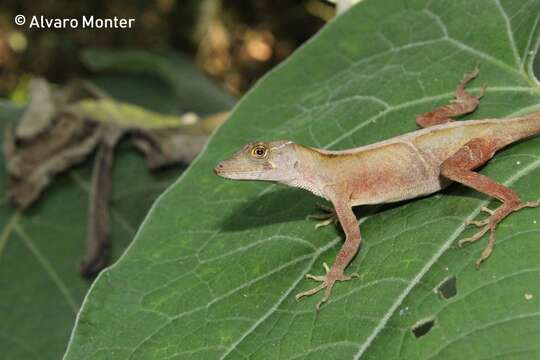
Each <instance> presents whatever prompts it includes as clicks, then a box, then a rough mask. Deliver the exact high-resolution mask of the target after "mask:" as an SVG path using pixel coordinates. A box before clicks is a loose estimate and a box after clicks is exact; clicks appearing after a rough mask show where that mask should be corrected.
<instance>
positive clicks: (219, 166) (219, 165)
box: [214, 162, 224, 175]
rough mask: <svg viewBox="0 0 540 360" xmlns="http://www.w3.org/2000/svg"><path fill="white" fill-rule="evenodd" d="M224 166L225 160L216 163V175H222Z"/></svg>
mask: <svg viewBox="0 0 540 360" xmlns="http://www.w3.org/2000/svg"><path fill="white" fill-rule="evenodd" d="M223 168H224V166H223V162H220V163H218V164H217V165H216V167H215V168H214V173H215V174H216V175H221V171H222V170H223Z"/></svg>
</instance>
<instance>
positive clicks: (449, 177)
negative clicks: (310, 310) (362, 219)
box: [215, 67, 540, 311]
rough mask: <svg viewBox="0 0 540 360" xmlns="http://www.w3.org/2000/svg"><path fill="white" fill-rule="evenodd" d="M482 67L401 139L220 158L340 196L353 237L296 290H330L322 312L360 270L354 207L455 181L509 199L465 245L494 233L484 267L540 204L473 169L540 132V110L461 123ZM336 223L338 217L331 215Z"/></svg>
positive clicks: (227, 170) (241, 170) (221, 168)
mask: <svg viewBox="0 0 540 360" xmlns="http://www.w3.org/2000/svg"><path fill="white" fill-rule="evenodd" d="M478 71H479V69H478V67H476V69H475V70H474V71H473V72H472V73H470V74H467V75H465V77H464V78H463V80H462V81H461V82H460V84H459V85H458V87H457V89H456V93H455V98H456V99H455V101H454V102H453V103H451V104H449V105H446V106H442V107H440V108H437V109H435V110H433V111H431V112H428V113H425V114H422V115H420V116H418V117H417V123H418V125H420V126H421V127H423V129H420V130H417V131H414V132H411V133H407V134H404V135H401V136H397V137H395V138H392V139H389V140H385V141H382V142H378V143H375V144H371V145H367V146H362V147H358V148H354V149H350V150H344V151H328V150H322V149H316V148H311V147H306V146H302V145H298V144H295V143H293V142H291V141H272V142H254V143H250V144H247V145H246V146H245V147H244V148H243V149H242V150H240V151H239V152H237V153H236V154H235V155H233V156H232V157H231V158H230V159H229V160H225V161H222V162H220V163H219V164H218V165H217V166H216V168H215V172H216V174H218V175H220V176H222V177H225V178H229V179H235V180H265V181H275V182H279V183H282V184H285V185H288V186H293V187H298V188H302V189H306V190H309V191H311V192H312V193H314V194H315V195H318V196H321V197H323V198H325V199H327V200H328V201H330V202H331V203H332V205H333V206H334V210H335V213H336V216H337V218H338V220H339V222H340V224H341V226H342V228H343V230H344V232H345V235H346V238H345V243H344V244H343V246H342V248H341V249H340V251H339V253H338V254H337V256H336V260H335V262H334V264H333V265H332V267H331V268H328V267H327V266H326V264H325V269H326V275H322V276H315V275H310V274H308V275H306V277H307V278H308V279H311V280H315V281H319V282H321V284H320V285H319V286H317V287H315V288H313V289H311V290H308V291H305V292H302V293H300V294H298V295H297V296H296V298H297V299H300V298H301V297H304V296H309V295H313V294H315V293H317V292H319V291H320V290H323V289H324V290H325V294H324V296H323V298H322V300H321V301H319V302H318V303H317V305H316V308H317V311H318V310H319V307H320V305H321V304H322V303H324V302H325V301H327V300H328V299H329V298H330V294H331V292H332V288H333V286H334V284H335V283H336V282H337V281H346V280H350V279H351V278H353V277H355V276H357V274H351V275H345V273H344V270H345V268H346V267H347V265H348V264H349V263H350V262H351V260H352V259H353V257H354V256H355V255H356V253H357V252H358V248H359V246H360V243H361V235H360V229H359V226H358V222H357V219H356V217H355V215H354V213H353V211H352V207H353V206H357V205H363V204H380V203H388V202H395V201H401V200H406V199H411V198H415V197H418V196H423V195H427V194H431V193H434V192H437V191H439V190H441V189H442V188H444V187H445V186H447V185H448V184H450V183H451V182H452V181H455V182H459V183H461V184H464V185H466V186H469V187H471V188H473V189H475V190H477V191H479V192H482V193H484V194H487V195H489V196H492V197H495V198H497V199H498V200H500V201H501V202H502V205H501V206H500V207H499V208H498V209H497V210H496V211H491V210H489V209H488V210H489V212H490V217H489V218H488V219H486V220H484V221H481V222H473V224H474V225H477V226H479V227H481V229H480V231H479V232H478V233H477V234H476V235H474V236H473V237H471V238H467V239H463V240H461V241H460V243H459V244H460V245H461V244H463V243H466V242H472V241H476V240H478V239H480V238H481V237H482V236H483V235H484V234H485V233H487V232H490V236H489V241H488V245H487V247H486V249H485V250H484V252H483V253H482V256H481V257H480V258H479V259H478V261H477V263H476V264H477V267H478V266H479V265H480V263H481V262H482V261H484V260H485V259H487V258H488V257H489V255H490V254H491V252H492V250H493V243H494V240H495V227H496V226H497V224H498V223H499V222H500V221H502V220H503V219H504V218H505V217H506V216H508V215H509V214H510V213H512V212H514V211H517V210H519V209H522V208H524V207H535V206H539V205H540V200H537V201H532V202H527V203H523V202H521V200H520V199H519V197H518V196H517V194H516V193H515V192H514V191H513V190H511V189H509V188H507V187H505V186H503V185H501V184H498V183H496V182H495V181H493V180H491V179H489V178H487V177H486V176H484V175H481V174H479V173H477V172H474V171H473V170H474V169H476V168H478V167H479V166H481V165H483V164H485V163H486V162H487V161H489V160H490V159H491V158H492V157H493V155H494V154H495V152H496V151H498V150H500V149H501V148H503V147H505V146H507V145H509V144H511V143H513V142H516V141H518V140H521V139H523V138H526V137H529V136H533V135H536V134H538V133H540V112H536V113H531V114H528V115H525V116H522V117H517V118H511V119H504V120H501V119H483V120H476V121H466V122H454V121H453V120H452V119H451V117H452V116H457V115H462V114H466V113H469V112H472V111H474V109H476V107H477V106H478V104H479V102H480V97H481V96H482V95H483V89H482V91H481V93H480V95H479V96H473V95H471V94H469V93H468V92H467V91H466V90H465V85H466V84H467V82H469V81H470V80H472V79H474V78H475V77H476V76H477V75H478ZM326 223H328V224H329V223H331V221H326Z"/></svg>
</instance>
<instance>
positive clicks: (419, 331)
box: [412, 319, 435, 338]
mask: <svg viewBox="0 0 540 360" xmlns="http://www.w3.org/2000/svg"><path fill="white" fill-rule="evenodd" d="M433 325H435V319H428V320H423V321H421V322H419V323H417V324H416V325H414V326H413V328H412V332H413V334H414V336H416V337H417V338H419V337H422V336H424V335H426V334H427V333H428V332H429V330H431V328H432V327H433Z"/></svg>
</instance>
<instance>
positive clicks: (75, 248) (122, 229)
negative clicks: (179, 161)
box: [0, 77, 179, 360]
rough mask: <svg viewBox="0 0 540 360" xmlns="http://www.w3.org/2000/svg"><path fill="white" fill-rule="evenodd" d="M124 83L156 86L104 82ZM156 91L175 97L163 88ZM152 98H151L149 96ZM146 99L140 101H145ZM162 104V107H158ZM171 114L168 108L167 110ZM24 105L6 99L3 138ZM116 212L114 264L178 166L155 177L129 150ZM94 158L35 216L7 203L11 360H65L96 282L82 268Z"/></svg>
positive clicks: (2, 303)
mask: <svg viewBox="0 0 540 360" xmlns="http://www.w3.org/2000/svg"><path fill="white" fill-rule="evenodd" d="M118 82H120V83H121V84H122V85H123V86H124V89H123V93H124V94H129V93H130V92H131V93H133V91H137V89H139V88H141V87H142V88H146V89H149V86H148V83H147V82H144V81H141V79H130V78H126V77H124V78H114V79H111V78H109V80H107V79H106V78H103V81H102V82H101V85H102V86H103V88H104V89H107V90H108V87H109V86H107V84H111V83H114V84H115V85H117V83H118ZM150 89H152V90H153V94H156V95H157V94H159V95H160V96H161V97H162V98H167V97H168V98H169V99H170V98H171V95H170V94H169V93H168V92H167V89H166V88H164V86H163V85H161V88H159V87H152V88H150ZM144 100H145V101H148V97H145V98H144ZM139 102H140V101H139ZM154 105H155V106H157V107H159V106H160V104H159V103H158V104H154ZM162 110H163V109H162ZM21 114H22V109H21V108H20V107H15V106H13V105H12V104H10V103H9V102H6V101H2V102H0V119H1V120H0V139H3V129H4V126H5V125H6V123H9V124H11V125H12V126H13V125H15V124H16V121H17V120H18V118H19V117H20V116H21ZM0 162H1V163H0V191H1V192H2V194H5V191H6V174H5V169H4V163H3V162H4V158H3V156H1V157H0ZM114 163H115V165H114V172H113V186H114V189H113V206H112V210H111V227H112V229H111V230H112V240H113V244H114V249H113V259H116V258H118V257H119V256H120V254H121V253H122V252H123V250H124V249H125V248H126V246H127V245H128V244H129V242H130V241H131V239H132V238H133V236H134V234H135V230H136V229H137V227H138V226H139V224H140V222H141V220H142V219H143V217H144V215H145V214H146V212H147V210H148V209H149V208H150V205H151V204H152V202H153V201H154V200H155V198H156V197H157V195H158V194H159V193H161V192H162V191H163V190H164V189H165V188H166V187H167V186H168V185H170V183H171V182H172V181H173V179H174V178H176V177H177V176H178V173H179V171H178V168H176V169H170V170H168V171H165V172H161V173H160V174H158V175H155V174H154V175H152V174H149V172H148V169H147V167H146V165H145V163H144V159H143V158H142V157H141V156H140V155H139V154H137V153H136V152H134V151H133V150H129V151H128V149H127V148H126V147H125V146H124V147H123V148H121V149H119V150H118V151H116V154H115V161H114ZM91 167H92V161H91V160H89V161H88V162H87V163H86V164H85V165H83V166H81V167H78V168H77V169H75V170H72V171H69V173H68V174H65V175H62V176H59V177H58V178H57V179H55V180H54V181H53V184H52V186H51V187H50V188H48V189H47V190H46V191H45V194H44V195H43V197H42V198H41V199H40V200H39V201H38V203H37V204H36V205H35V206H33V207H32V208H31V209H30V211H28V212H25V213H24V214H20V213H19V212H18V211H16V210H15V209H14V207H13V206H12V205H11V204H9V203H8V201H7V199H6V197H5V195H2V197H1V199H2V200H0V294H1V296H0V319H2V320H1V321H0V349H1V353H2V358H3V359H16V360H24V359H58V358H60V357H61V356H62V354H63V353H64V351H65V348H66V344H67V341H68V339H69V334H70V330H71V329H72V327H73V324H74V322H75V317H76V314H77V311H78V310H79V307H80V304H81V302H82V299H83V297H84V295H85V293H86V291H87V290H88V288H89V286H90V282H89V281H87V280H84V279H82V278H81V276H80V275H79V273H78V271H77V266H78V263H79V261H80V260H81V258H82V256H83V254H84V251H85V239H86V225H87V209H88V190H89V188H90V178H91V171H92V169H91Z"/></svg>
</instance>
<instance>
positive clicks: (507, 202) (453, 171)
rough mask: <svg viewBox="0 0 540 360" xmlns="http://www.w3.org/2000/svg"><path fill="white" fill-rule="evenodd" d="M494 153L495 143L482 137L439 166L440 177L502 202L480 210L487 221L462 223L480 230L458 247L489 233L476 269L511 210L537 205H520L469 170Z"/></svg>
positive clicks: (536, 203)
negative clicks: (486, 215) (497, 206)
mask: <svg viewBox="0 0 540 360" xmlns="http://www.w3.org/2000/svg"><path fill="white" fill-rule="evenodd" d="M496 150H497V144H496V143H495V142H493V141H489V140H486V139H482V138H478V139H473V140H471V141H469V142H468V143H467V144H465V145H464V146H463V147H462V148H461V149H460V150H458V151H457V152H456V153H455V154H454V155H452V156H451V157H450V158H448V159H447V160H446V161H445V162H443V164H442V165H441V174H442V175H443V176H444V177H446V178H448V179H450V180H453V181H456V182H459V183H461V184H463V185H466V186H468V187H471V188H473V189H475V190H476V191H479V192H481V193H484V194H487V195H489V196H492V197H494V198H496V199H498V200H499V201H501V202H502V205H501V206H500V207H499V208H497V209H496V210H495V211H493V210H490V209H488V208H485V207H483V208H481V210H482V211H485V212H487V213H489V217H488V218H486V219H484V220H480V221H467V222H466V224H473V225H476V226H478V227H480V228H481V229H480V230H479V231H478V232H477V233H476V234H474V235H473V236H471V237H468V238H465V239H461V240H460V241H459V242H458V244H459V245H460V246H461V245H463V244H465V243H469V242H475V241H478V240H480V239H481V238H482V237H483V236H484V235H485V234H486V233H488V232H489V239H488V244H487V246H486V248H485V249H484V251H483V252H482V255H481V256H480V258H479V259H478V260H477V261H476V267H477V268H478V267H479V266H480V264H481V263H482V262H483V261H485V260H486V259H487V258H488V257H489V256H490V255H491V253H492V252H493V246H494V243H495V228H496V227H497V224H499V223H500V222H501V221H502V220H503V219H504V218H506V217H507V216H508V215H510V214H511V213H512V212H514V211H518V210H520V209H522V208H524V207H537V206H540V199H539V200H536V201H530V202H525V203H523V202H521V200H520V199H519V196H518V195H517V194H516V192H515V191H514V190H512V189H510V188H508V187H506V186H504V185H501V184H499V183H497V182H495V181H494V180H492V179H490V178H488V177H486V176H484V175H482V174H479V173H477V172H474V171H473V170H472V169H475V168H476V167H478V166H480V165H482V164H484V163H485V162H487V161H488V160H489V159H491V157H492V156H493V154H494V153H495V151H496Z"/></svg>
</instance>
